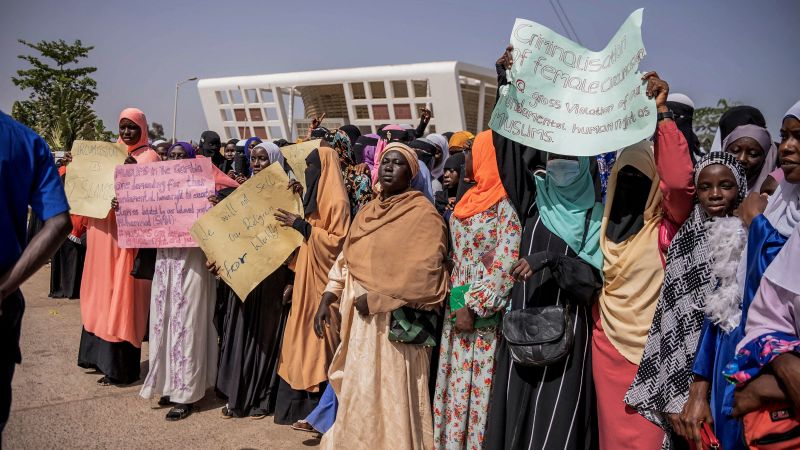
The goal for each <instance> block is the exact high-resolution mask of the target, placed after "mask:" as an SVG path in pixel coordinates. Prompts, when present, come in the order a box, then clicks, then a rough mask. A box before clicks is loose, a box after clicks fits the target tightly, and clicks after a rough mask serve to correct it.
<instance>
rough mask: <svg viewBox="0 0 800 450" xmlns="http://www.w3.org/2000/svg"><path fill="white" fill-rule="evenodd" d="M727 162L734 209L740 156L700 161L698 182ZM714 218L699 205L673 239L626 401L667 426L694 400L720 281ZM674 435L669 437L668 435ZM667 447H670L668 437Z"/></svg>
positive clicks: (742, 187) (743, 191) (742, 181)
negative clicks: (693, 385)
mask: <svg viewBox="0 0 800 450" xmlns="http://www.w3.org/2000/svg"><path fill="white" fill-rule="evenodd" d="M714 164H722V165H724V166H726V167H728V168H729V169H730V170H731V172H733V175H734V177H735V178H736V182H737V184H738V186H739V195H738V197H737V199H736V201H735V204H734V205H733V208H736V207H738V206H739V204H740V203H741V202H742V200H744V197H745V196H746V195H747V178H746V177H745V175H744V169H743V168H742V166H741V165H740V164H739V163H738V162H737V161H736V159H735V158H734V157H733V156H732V155H730V154H728V153H723V152H712V153H709V154H707V155H706V156H705V157H703V158H702V159H701V160H700V161H698V163H697V165H696V166H695V173H694V181H695V185H697V180H698V178H699V175H700V172H702V171H703V169H705V168H706V167H708V166H711V165H714ZM708 221H709V216H708V214H706V212H705V211H704V210H703V208H702V206H700V204H699V203H697V199H696V198H695V206H694V210H693V211H692V214H691V216H690V217H689V218H688V219H687V220H686V222H685V223H684V224H683V226H682V227H681V229H680V230H679V231H678V233H677V234H676V235H675V237H674V238H673V239H672V242H671V243H670V246H669V250H668V251H667V267H666V270H665V275H664V284H663V286H662V288H661V295H660V297H659V300H658V305H657V306H656V312H655V315H654V316H653V323H652V325H651V327H650V332H649V334H648V337H647V344H646V345H645V349H644V354H643V355H642V360H641V363H640V364H639V369H638V371H637V372H636V377H635V378H634V380H633V384H632V385H631V388H630V389H629V390H628V393H627V395H626V396H625V402H626V403H627V404H629V405H630V406H632V407H634V408H635V409H637V410H638V411H639V414H641V415H642V416H644V417H645V418H647V419H648V420H650V421H652V422H654V423H655V424H657V425H660V426H662V427H665V428H666V427H667V422H666V420H665V414H668V413H672V414H677V413H680V412H681V410H682V409H683V405H684V404H685V403H686V400H687V399H688V393H689V384H690V382H691V380H692V364H693V363H694V357H695V353H696V351H697V342H698V340H699V337H700V330H701V328H702V325H703V306H704V305H705V299H706V297H707V296H708V295H709V294H710V293H711V292H713V291H714V289H715V288H716V285H717V280H716V277H715V276H714V274H713V271H712V263H713V262H712V258H711V248H710V247H711V246H710V245H709V239H708V232H707V223H708ZM667 439H668V438H667ZM664 444H665V448H669V447H670V445H669V443H668V442H666V440H665V443H664Z"/></svg>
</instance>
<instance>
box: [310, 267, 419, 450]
mask: <svg viewBox="0 0 800 450" xmlns="http://www.w3.org/2000/svg"><path fill="white" fill-rule="evenodd" d="M329 279H330V281H329V282H328V285H327V286H326V288H325V291H326V292H331V293H333V294H336V295H338V296H339V301H340V312H341V315H342V327H341V344H340V345H339V348H338V349H337V350H336V353H335V355H334V357H333V361H332V363H331V366H330V370H329V372H328V376H329V380H330V383H331V385H332V386H333V389H334V391H335V392H336V396H337V398H338V400H339V409H338V412H337V415H336V422H335V423H334V424H333V427H332V428H331V429H330V430H329V431H328V432H327V433H325V435H324V436H323V438H322V443H321V445H320V447H321V448H323V449H341V448H348V449H362V448H363V449H376V448H396V449H432V448H433V418H432V415H431V408H430V399H429V395H428V371H429V367H430V348H428V347H423V346H420V345H409V344H400V343H396V342H390V341H389V338H388V336H387V335H388V330H389V320H390V317H391V311H370V315H369V316H367V317H363V316H361V315H359V314H358V311H356V309H355V307H354V302H355V299H356V298H358V297H359V296H360V295H362V294H365V293H367V291H366V290H365V289H364V288H363V287H362V286H361V285H360V284H359V283H358V282H357V281H356V280H355V279H354V278H353V277H352V276H351V275H350V274H349V273H348V270H347V267H346V265H345V262H344V258H343V257H342V255H339V258H338V259H337V260H336V263H335V264H334V265H333V267H332V268H331V271H330V273H329Z"/></svg>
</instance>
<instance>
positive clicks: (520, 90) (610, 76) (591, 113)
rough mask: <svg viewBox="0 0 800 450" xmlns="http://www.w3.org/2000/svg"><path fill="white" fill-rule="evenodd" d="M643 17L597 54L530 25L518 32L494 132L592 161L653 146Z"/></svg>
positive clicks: (522, 23)
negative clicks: (642, 67)
mask: <svg viewBox="0 0 800 450" xmlns="http://www.w3.org/2000/svg"><path fill="white" fill-rule="evenodd" d="M642 11H643V10H642V9H638V10H636V11H634V12H633V14H631V15H630V16H629V17H628V19H627V20H626V21H625V23H623V24H622V26H621V27H620V29H619V30H618V31H617V33H616V34H615V35H614V37H613V38H612V39H611V41H610V42H609V43H608V45H607V46H606V48H604V49H603V50H601V51H599V52H594V51H591V50H588V49H586V48H584V47H583V46H581V45H579V44H577V43H575V42H573V41H571V40H569V39H567V38H565V37H563V36H561V35H559V34H558V33H556V32H554V31H553V30H551V29H549V28H547V27H545V26H542V25H540V24H538V23H536V22H532V21H530V20H524V19H517V20H516V22H515V23H514V29H513V31H512V32H511V44H512V45H513V46H514V53H513V57H514V64H513V66H512V67H511V70H510V77H509V84H507V85H505V86H503V87H502V88H501V91H500V98H499V99H498V101H497V105H496V106H495V108H494V111H493V112H492V117H491V120H490V122H489V126H490V127H491V128H492V129H493V130H495V131H496V132H497V133H499V134H501V135H503V136H505V137H507V138H509V139H511V140H513V141H516V142H519V143H521V144H523V145H527V146H529V147H535V148H537V149H540V150H544V151H548V152H553V153H559V154H562V155H574V156H590V155H597V154H599V153H604V152H608V151H613V150H618V149H621V148H623V147H626V146H628V145H631V144H634V143H636V142H639V141H641V140H642V139H647V138H648V137H650V136H651V135H652V134H653V132H654V131H655V126H656V107H655V101H654V100H652V99H649V98H647V95H646V92H645V86H646V84H645V82H643V81H642V79H641V78H642V73H641V72H639V63H640V62H641V61H642V59H643V58H644V56H645V54H646V52H645V49H644V44H643V43H642V30H641V25H642Z"/></svg>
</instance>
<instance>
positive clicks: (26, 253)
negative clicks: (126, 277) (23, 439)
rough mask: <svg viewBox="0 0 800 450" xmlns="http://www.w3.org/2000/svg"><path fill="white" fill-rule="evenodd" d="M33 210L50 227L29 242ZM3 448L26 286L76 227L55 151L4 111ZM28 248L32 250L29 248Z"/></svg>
mask: <svg viewBox="0 0 800 450" xmlns="http://www.w3.org/2000/svg"><path fill="white" fill-rule="evenodd" d="M28 206H30V207H31V209H32V210H33V214H36V215H37V216H38V217H39V218H40V219H41V220H42V221H44V226H43V228H42V229H41V231H39V233H37V234H36V235H35V236H34V237H33V239H31V241H30V242H26V240H27V238H26V229H25V227H26V224H27V215H28ZM0 212H1V213H0V302H2V303H0V445H2V433H3V428H5V425H6V422H7V421H8V414H9V411H10V409H11V379H12V377H13V376H14V366H15V364H18V363H19V362H20V361H21V359H22V358H21V355H20V351H19V334H20V325H21V323H22V313H23V311H24V310H25V300H24V299H23V298H22V292H21V291H20V290H19V287H20V285H22V283H23V282H24V281H25V280H27V279H28V278H29V277H30V276H31V275H33V274H34V273H36V271H37V270H39V268H40V267H42V265H44V264H45V263H46V262H47V261H48V259H50V257H51V256H52V255H53V253H55V251H56V250H57V249H58V247H59V246H60V245H61V243H62V242H63V241H64V239H65V238H66V237H67V234H68V233H69V231H70V228H71V222H70V218H69V204H67V197H66V195H65V194H64V187H63V186H62V184H61V178H60V177H59V176H58V171H57V170H56V167H55V163H54V162H53V156H52V154H51V153H50V148H49V147H48V146H47V144H46V143H45V142H44V140H43V139H42V138H41V137H39V135H37V134H36V133H34V132H33V131H31V129H29V128H27V127H25V126H23V125H22V124H20V123H19V122H17V121H15V120H14V119H12V118H11V117H9V116H8V115H6V114H5V113H3V112H2V111H0ZM26 244H27V245H26Z"/></svg>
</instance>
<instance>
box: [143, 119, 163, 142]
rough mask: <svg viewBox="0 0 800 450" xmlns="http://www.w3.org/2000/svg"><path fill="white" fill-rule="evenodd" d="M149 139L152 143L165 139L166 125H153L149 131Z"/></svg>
mask: <svg viewBox="0 0 800 450" xmlns="http://www.w3.org/2000/svg"><path fill="white" fill-rule="evenodd" d="M147 137H149V138H150V140H151V141H155V140H157V139H164V125H161V124H160V123H158V122H153V123H151V124H150V129H149V130H147Z"/></svg>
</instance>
